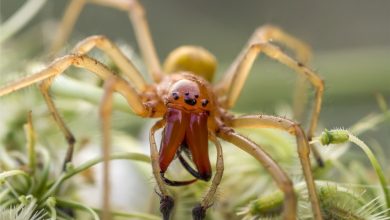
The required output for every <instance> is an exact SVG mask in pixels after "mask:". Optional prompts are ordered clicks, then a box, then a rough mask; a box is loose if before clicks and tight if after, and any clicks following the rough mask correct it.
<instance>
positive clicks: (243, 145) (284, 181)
mask: <svg viewBox="0 0 390 220" xmlns="http://www.w3.org/2000/svg"><path fill="white" fill-rule="evenodd" d="M217 135H218V137H220V138H222V139H223V140H225V141H227V142H230V143H232V144H234V145H236V146H237V147H239V148H240V149H242V150H244V151H245V152H247V153H249V154H250V155H252V156H253V157H254V158H256V159H257V160H258V161H259V162H260V163H261V164H262V165H263V166H264V168H265V169H266V170H267V171H268V172H269V174H270V175H271V176H272V178H273V179H274V180H275V182H276V184H277V185H278V187H279V188H280V190H281V191H282V192H283V193H284V207H283V219H284V220H295V219H296V214H297V198H296V195H295V192H294V188H293V185H292V181H291V180H290V179H289V177H288V176H287V174H286V173H285V172H284V171H283V170H282V169H281V168H280V166H279V165H278V164H277V163H276V162H275V161H274V160H273V159H272V158H271V157H270V156H269V155H268V154H267V153H266V152H265V151H263V149H262V148H261V147H260V146H259V145H257V144H256V143H254V142H253V141H251V140H249V139H247V138H245V137H243V136H241V135H240V134H238V133H236V132H235V131H234V130H233V129H221V130H220V132H219V133H218V134H217Z"/></svg>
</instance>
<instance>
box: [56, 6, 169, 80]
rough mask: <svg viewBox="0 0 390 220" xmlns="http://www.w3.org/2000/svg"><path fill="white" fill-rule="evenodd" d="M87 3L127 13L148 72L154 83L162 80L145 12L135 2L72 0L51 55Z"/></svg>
mask: <svg viewBox="0 0 390 220" xmlns="http://www.w3.org/2000/svg"><path fill="white" fill-rule="evenodd" d="M88 2H90V3H94V4H98V5H102V6H106V7H112V8H115V9H118V10H122V11H126V12H128V14H129V18H130V20H131V22H132V24H133V27H134V30H135V35H136V38H137V41H138V44H139V47H140V50H141V53H142V57H143V59H144V61H145V63H146V66H147V68H148V72H149V73H150V74H151V76H152V78H153V80H154V81H156V82H159V81H160V80H161V79H162V72H161V64H160V60H159V58H158V56H157V53H156V49H155V47H154V44H153V40H152V36H151V34H150V31H149V25H148V22H147V20H146V17H145V11H144V9H143V7H142V5H141V4H140V3H139V2H138V1H137V0H72V1H71V3H70V4H69V6H68V8H67V9H66V10H65V13H64V16H63V19H62V21H61V24H60V27H59V30H58V32H57V34H56V37H55V39H54V42H53V44H52V47H51V48H52V49H51V50H52V53H57V52H58V50H59V49H60V48H61V47H62V46H63V45H64V43H65V42H66V41H67V39H68V37H69V35H70V33H71V32H72V30H73V27H74V24H75V22H76V20H77V18H78V16H79V14H80V12H81V10H82V9H83V7H84V6H85V3H88Z"/></svg>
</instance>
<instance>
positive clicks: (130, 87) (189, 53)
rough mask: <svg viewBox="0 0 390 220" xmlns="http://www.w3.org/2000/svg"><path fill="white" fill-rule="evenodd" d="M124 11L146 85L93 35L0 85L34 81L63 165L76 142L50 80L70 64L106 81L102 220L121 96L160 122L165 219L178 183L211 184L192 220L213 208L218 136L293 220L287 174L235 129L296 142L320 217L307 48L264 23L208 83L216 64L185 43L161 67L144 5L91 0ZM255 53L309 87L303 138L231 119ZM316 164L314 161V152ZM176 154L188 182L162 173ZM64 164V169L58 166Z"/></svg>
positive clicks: (316, 81) (278, 122)
mask: <svg viewBox="0 0 390 220" xmlns="http://www.w3.org/2000/svg"><path fill="white" fill-rule="evenodd" d="M92 2H93V3H96V4H102V5H105V6H109V7H114V8H117V9H121V10H124V11H127V12H128V13H129V17H130V20H131V22H132V24H133V26H134V29H135V34H136V38H137V41H138V44H139V46H140V51H141V54H142V57H143V59H144V61H145V64H146V67H147V72H148V74H149V75H150V76H151V78H152V80H153V81H152V82H151V83H149V82H147V81H146V80H145V79H144V77H143V76H142V75H141V74H140V72H139V71H138V69H137V68H136V67H135V66H134V65H133V64H132V62H131V61H130V60H128V58H127V57H126V56H125V55H124V54H123V52H122V51H121V50H120V49H119V48H118V47H117V46H116V45H115V44H114V43H113V42H112V41H110V40H109V39H108V38H106V37H104V36H91V37H88V38H86V39H85V40H83V41H81V42H80V43H79V44H77V45H76V47H75V48H74V49H73V51H72V53H71V54H70V55H65V56H63V57H60V58H58V59H56V60H54V61H53V62H52V63H51V64H50V65H49V66H48V67H47V68H45V69H43V70H42V71H40V72H38V73H36V74H34V75H31V76H28V77H26V78H24V79H22V80H20V81H16V82H14V83H11V84H9V85H7V86H5V87H2V88H0V96H2V95H5V94H8V93H11V92H14V91H16V90H18V89H21V88H23V87H26V86H29V85H31V84H33V83H36V82H40V83H39V88H40V91H41V93H42V94H43V97H44V99H45V101H46V103H47V106H48V108H49V109H50V112H51V114H52V116H53V117H54V119H55V122H56V123H57V125H58V126H59V128H60V129H61V132H62V133H63V134H64V136H65V138H66V140H67V142H68V150H67V153H66V155H65V163H64V164H66V163H68V162H70V161H71V159H72V155H73V147H74V142H75V138H74V135H73V134H72V132H71V131H70V130H69V129H68V127H67V126H66V124H65V123H64V121H63V119H62V117H61V116H60V114H59V113H58V110H57V108H56V106H55V104H54V102H53V100H52V99H51V97H50V95H49V88H50V85H51V83H52V79H53V78H54V77H55V76H57V75H59V74H62V73H63V72H64V71H65V70H66V69H67V68H69V67H70V66H75V67H79V68H83V69H86V70H89V71H90V72H92V73H94V74H96V75H97V76H99V77H100V78H102V79H103V80H104V82H105V83H104V95H103V97H102V101H101V105H100V110H101V111H100V114H101V118H102V133H103V148H104V149H105V153H104V155H105V161H106V163H105V165H104V167H105V169H104V170H105V171H104V185H105V186H106V187H105V190H104V192H103V195H104V196H103V197H104V198H105V199H104V204H103V218H104V219H107V218H109V217H110V212H109V200H108V199H107V198H108V190H107V188H108V186H109V185H108V184H109V181H108V163H107V161H108V154H109V149H110V146H111V145H110V141H109V140H110V133H109V132H110V117H111V111H112V94H113V93H114V92H115V93H119V94H121V95H122V96H123V97H124V98H125V99H126V101H127V103H128V105H129V108H130V109H131V110H132V111H133V112H134V113H135V114H136V115H138V116H140V117H144V118H160V120H158V121H157V122H156V123H155V124H154V125H153V126H152V128H151V129H150V133H149V142H150V152H151V161H152V162H151V163H152V170H153V175H154V178H155V179H156V184H157V186H158V193H157V194H158V195H159V196H160V199H161V200H160V211H161V212H162V215H163V218H164V220H168V219H169V218H170V215H171V211H172V208H173V206H174V199H173V198H172V197H171V196H170V193H169V190H168V188H167V185H173V186H180V185H187V184H190V183H193V182H194V181H196V180H204V181H209V180H212V181H211V185H210V187H209V189H208V190H207V192H206V194H205V196H204V197H203V198H202V199H201V201H200V203H199V204H198V205H196V206H195V207H194V209H193V210H192V216H193V218H194V219H204V218H205V216H206V210H207V209H208V208H209V207H210V206H211V205H212V204H213V200H214V195H215V193H216V190H217V188H218V185H219V183H220V181H221V178H222V174H223V169H224V165H223V154H222V147H221V144H220V142H219V139H222V140H224V141H226V142H229V143H232V144H233V145H235V146H237V147H238V148H240V149H242V150H243V151H245V152H247V153H249V154H250V155H251V156H253V157H254V158H256V159H257V160H258V161H259V162H260V163H261V164H262V165H263V166H264V167H265V168H266V170H267V171H268V172H269V174H270V175H271V176H272V178H273V180H274V181H275V182H276V184H277V186H278V187H279V188H280V190H281V191H282V192H283V193H284V205H283V212H282V218H283V219H284V220H295V219H296V217H297V197H296V195H295V192H294V189H293V184H292V181H291V180H290V178H289V177H288V175H287V174H286V173H285V172H284V171H283V170H282V169H281V167H280V166H279V165H278V163H277V162H276V161H274V160H273V159H272V158H271V157H270V156H269V155H268V154H267V153H266V152H265V151H264V150H263V149H262V148H261V146H260V145H258V144H257V143H255V142H253V141H251V140H250V139H249V138H246V137H244V136H242V135H241V134H239V133H238V132H236V131H235V130H234V128H240V127H251V128H261V127H270V128H276V129H280V130H284V131H288V132H289V133H290V134H292V135H294V136H295V137H296V142H297V148H298V154H299V159H300V162H301V165H302V169H303V174H304V177H305V180H306V183H307V188H308V192H309V198H310V201H311V206H312V210H313V216H314V219H316V220H319V219H322V216H321V210H320V206H319V201H318V196H317V193H316V189H315V184H314V180H313V175H312V173H311V163H310V157H309V153H310V145H309V143H308V140H310V139H311V137H312V136H313V133H314V131H315V129H316V127H317V122H318V117H319V114H320V110H321V103H322V94H323V91H324V84H323V81H322V80H321V79H320V78H319V77H318V75H317V74H316V73H315V72H314V71H312V70H311V69H309V68H308V67H307V61H308V60H309V58H310V49H309V47H308V46H307V45H306V44H305V43H303V42H301V41H300V40H298V39H297V38H295V37H293V36H291V35H289V34H287V33H285V32H284V31H283V30H281V29H279V28H277V27H274V26H270V25H267V26H262V27H260V28H258V29H256V30H255V32H254V33H253V35H252V36H251V38H250V39H249V41H248V43H247V44H246V45H245V46H244V48H243V50H242V51H241V53H240V54H239V55H238V56H237V58H236V59H235V60H234V62H233V63H232V64H231V66H230V67H229V68H228V69H227V70H226V72H225V74H224V76H223V77H222V79H221V80H220V81H219V82H216V83H212V78H213V76H214V72H215V69H216V59H215V57H214V56H213V55H211V54H210V53H209V52H207V51H206V50H205V49H203V48H201V47H194V46H183V47H179V48H178V49H176V50H174V51H173V52H172V53H171V54H169V56H168V58H167V59H166V61H165V63H164V65H163V67H164V68H162V66H161V65H160V60H159V58H158V56H157V53H156V51H155V48H154V45H153V40H152V37H151V35H150V31H149V27H148V23H147V21H146V18H145V16H144V10H143V8H142V6H141V5H140V4H139V3H138V1H136V0H124V1H116V0H99V1H92ZM83 6H84V1H79V0H73V1H72V2H71V4H70V6H69V7H70V9H68V10H66V14H65V15H64V20H63V22H62V23H61V26H60V27H61V30H62V31H59V32H58V36H57V37H56V38H55V39H56V42H54V43H53V45H52V49H53V51H54V52H56V50H58V48H61V45H63V43H64V42H65V39H66V38H67V36H68V35H69V33H70V31H71V29H72V26H73V24H74V23H73V21H74V20H76V17H77V16H78V13H73V11H72V10H71V9H73V7H74V8H78V9H79V11H80V10H81V8H82V7H83ZM271 40H272V41H276V42H279V43H281V44H284V45H285V46H287V47H288V48H290V49H291V50H292V51H293V52H294V53H295V55H296V57H297V58H296V59H294V58H292V57H290V56H289V55H287V54H286V53H284V52H283V51H282V50H280V48H279V47H277V46H275V45H274V44H272V43H271ZM95 47H96V48H99V49H101V50H102V51H103V52H105V53H107V54H108V55H109V56H110V58H111V59H112V60H113V61H114V62H115V64H116V65H117V66H118V68H119V69H120V71H121V74H122V75H116V74H114V73H113V72H112V71H111V70H110V69H109V68H108V67H107V66H105V65H104V64H102V63H100V62H99V61H97V60H95V59H93V58H91V57H90V56H89V55H88V52H89V51H90V50H92V49H93V48H95ZM260 53H264V54H265V55H267V56H269V57H270V58H272V59H275V60H276V61H278V62H280V63H282V64H284V65H286V66H288V67H290V68H291V69H293V70H295V71H296V73H297V74H298V75H301V76H303V77H305V78H306V79H307V80H308V81H309V82H310V83H311V84H312V86H313V87H314V88H315V90H316V93H315V97H314V105H313V110H312V115H311V121H310V125H309V128H308V132H307V136H306V134H305V132H304V131H303V129H302V127H301V126H300V125H299V124H298V123H295V122H294V121H292V120H288V119H285V118H282V117H277V116H268V115H262V117H258V115H245V116H233V115H232V114H231V113H229V110H230V109H231V108H232V107H233V106H234V105H235V104H236V102H237V100H238V97H239V95H240V93H241V90H242V89H243V86H244V83H245V81H246V79H247V76H248V74H249V72H250V69H251V67H252V65H253V63H254V61H255V59H256V58H257V57H258V55H259V54H260ZM160 129H163V136H162V141H161V146H160V149H158V148H157V143H156V141H155V137H154V136H155V132H156V131H158V130H160ZM208 140H210V141H211V142H213V143H214V145H215V147H216V149H217V160H216V169H215V174H214V175H212V169H211V165H210V160H209V154H208ZM312 150H313V152H314V156H316V159H317V161H320V157H319V156H318V154H316V151H315V149H314V148H313V149H312ZM182 153H185V154H187V156H188V155H189V156H190V158H191V159H192V162H193V164H194V165H195V168H192V167H191V165H190V164H189V163H188V162H187V161H186V160H185V159H184V158H183V157H182V155H181V154H182ZM175 155H177V158H178V159H179V160H180V162H181V164H182V165H183V167H184V168H185V169H186V170H187V171H188V172H189V173H190V174H191V175H192V176H193V177H194V179H192V180H187V181H175V180H170V179H168V178H166V177H165V176H164V174H165V172H166V171H167V169H168V167H169V165H170V163H171V162H172V160H173V159H174V158H175ZM64 167H65V166H64Z"/></svg>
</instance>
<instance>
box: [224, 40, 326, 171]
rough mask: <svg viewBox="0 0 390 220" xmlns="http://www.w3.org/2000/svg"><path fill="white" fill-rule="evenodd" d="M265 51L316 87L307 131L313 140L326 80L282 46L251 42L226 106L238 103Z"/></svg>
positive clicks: (238, 68)
mask: <svg viewBox="0 0 390 220" xmlns="http://www.w3.org/2000/svg"><path fill="white" fill-rule="evenodd" d="M260 53H264V54H266V55H267V56H269V57H271V58H273V59H275V60H277V61H279V62H281V63H283V64H285V65H286V66H288V67H290V68H292V69H294V70H295V71H296V72H297V73H298V74H299V75H302V76H303V77H305V78H307V79H308V80H309V81H310V82H311V84H312V85H313V86H314V87H315V88H316V94H315V101H314V106H313V110H312V114H311V120H310V126H309V129H308V132H307V138H308V139H309V140H311V138H312V137H313V135H314V131H315V129H316V128H317V124H318V118H319V114H320V111H321V103H322V96H323V92H324V82H323V81H322V80H321V79H320V78H319V76H318V74H317V73H315V72H314V71H312V70H311V69H309V68H307V67H306V66H305V65H303V64H302V63H300V62H297V61H295V60H294V59H292V58H291V57H289V56H288V55H286V54H285V53H284V52H282V51H281V50H280V48H278V47H276V46H274V45H272V44H270V43H267V42H258V43H253V44H251V45H250V46H249V47H248V48H247V50H246V52H245V53H244V55H243V56H241V60H240V62H239V63H238V64H237V67H236V71H235V72H234V74H233V75H232V79H231V83H229V84H230V85H229V90H228V91H227V96H226V100H224V103H225V106H226V107H227V108H231V107H232V106H234V104H235V103H236V101H237V99H238V96H239V94H240V93H241V90H242V88H243V86H244V83H245V81H246V78H247V76H248V74H249V71H250V69H251V67H252V65H253V63H254V61H255V59H256V57H257V56H258V55H259V54H260ZM312 150H313V154H314V156H315V157H316V160H317V162H318V164H319V165H322V164H323V161H322V159H321V156H320V154H319V152H318V151H317V150H316V149H315V148H314V147H312Z"/></svg>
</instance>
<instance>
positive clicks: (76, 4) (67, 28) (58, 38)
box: [50, 0, 86, 55]
mask: <svg viewBox="0 0 390 220" xmlns="http://www.w3.org/2000/svg"><path fill="white" fill-rule="evenodd" d="M85 3H86V0H71V1H70V3H69V5H68V6H67V8H66V9H65V12H64V15H63V16H62V20H61V23H60V25H59V26H58V29H57V32H56V33H55V35H54V38H53V41H52V43H51V45H50V53H51V54H52V55H55V54H57V53H58V52H59V51H60V50H61V48H62V47H63V46H64V44H65V42H66V41H67V40H68V38H69V35H70V34H71V33H72V30H73V28H74V25H75V23H76V21H77V19H78V17H79V15H80V13H81V11H82V10H83V8H84V6H85Z"/></svg>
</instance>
